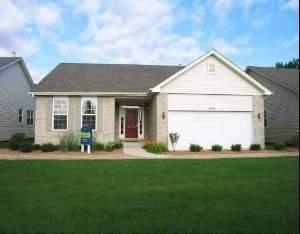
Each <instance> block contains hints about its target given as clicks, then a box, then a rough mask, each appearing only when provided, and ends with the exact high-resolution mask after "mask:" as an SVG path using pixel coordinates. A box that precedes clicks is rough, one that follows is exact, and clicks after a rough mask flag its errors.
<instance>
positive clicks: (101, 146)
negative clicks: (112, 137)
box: [92, 142, 104, 151]
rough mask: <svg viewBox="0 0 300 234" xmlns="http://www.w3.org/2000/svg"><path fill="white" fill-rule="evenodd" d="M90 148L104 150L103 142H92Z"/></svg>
mask: <svg viewBox="0 0 300 234" xmlns="http://www.w3.org/2000/svg"><path fill="white" fill-rule="evenodd" d="M92 149H93V150H96V151H102V150H104V144H103V143H100V142H93V145H92Z"/></svg>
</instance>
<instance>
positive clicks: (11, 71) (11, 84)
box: [0, 57, 34, 141]
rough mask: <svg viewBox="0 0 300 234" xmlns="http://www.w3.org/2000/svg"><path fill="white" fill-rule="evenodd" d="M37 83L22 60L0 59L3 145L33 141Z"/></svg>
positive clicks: (1, 133)
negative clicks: (21, 137)
mask: <svg viewBox="0 0 300 234" xmlns="http://www.w3.org/2000/svg"><path fill="white" fill-rule="evenodd" d="M33 86H34V83H33V81H32V78H31V76H30V74H29V72H28V70H27V68H26V65H25V63H24V60H23V59H22V58H21V57H0V141H6V140H8V139H9V138H10V137H11V136H12V135H14V134H16V133H20V132H21V133H25V135H26V137H27V138H33V137H34V98H33V97H32V95H31V94H30V91H31V90H32V88H33Z"/></svg>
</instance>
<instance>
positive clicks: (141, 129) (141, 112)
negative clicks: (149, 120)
mask: <svg viewBox="0 0 300 234" xmlns="http://www.w3.org/2000/svg"><path fill="white" fill-rule="evenodd" d="M139 124H140V135H143V111H142V110H140V122H139Z"/></svg>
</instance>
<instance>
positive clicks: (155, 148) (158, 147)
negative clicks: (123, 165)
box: [143, 143, 168, 154]
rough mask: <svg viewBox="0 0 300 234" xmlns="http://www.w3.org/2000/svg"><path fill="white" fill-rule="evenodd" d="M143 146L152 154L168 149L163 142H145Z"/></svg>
mask: <svg viewBox="0 0 300 234" xmlns="http://www.w3.org/2000/svg"><path fill="white" fill-rule="evenodd" d="M143 148H144V149H145V150H146V151H147V152H149V153H154V154H161V153H162V152H167V151H168V147H167V146H166V145H165V144H164V143H147V144H145V145H144V147H143Z"/></svg>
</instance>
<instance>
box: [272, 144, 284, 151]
mask: <svg viewBox="0 0 300 234" xmlns="http://www.w3.org/2000/svg"><path fill="white" fill-rule="evenodd" d="M273 148H274V150H285V149H286V144H284V143H274V144H273Z"/></svg>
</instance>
